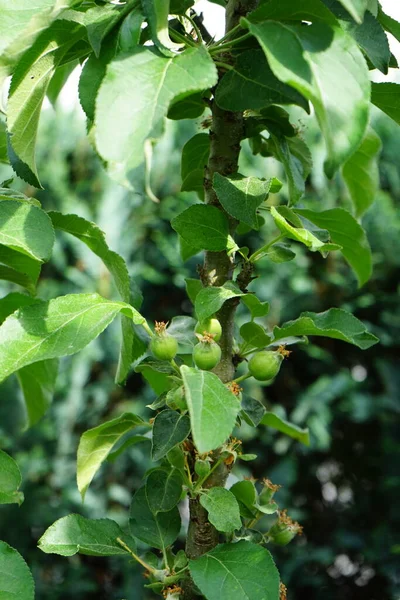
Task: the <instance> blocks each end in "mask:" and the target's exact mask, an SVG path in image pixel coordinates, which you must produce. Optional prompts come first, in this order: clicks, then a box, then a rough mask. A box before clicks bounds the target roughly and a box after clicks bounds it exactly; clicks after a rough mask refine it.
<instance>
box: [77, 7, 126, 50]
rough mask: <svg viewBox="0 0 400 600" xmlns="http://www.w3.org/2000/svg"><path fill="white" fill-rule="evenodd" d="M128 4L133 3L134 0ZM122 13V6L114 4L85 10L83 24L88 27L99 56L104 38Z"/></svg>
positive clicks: (92, 43)
mask: <svg viewBox="0 0 400 600" xmlns="http://www.w3.org/2000/svg"><path fill="white" fill-rule="evenodd" d="M127 4H128V5H129V4H131V5H132V0H131V1H130V2H128V3H127ZM124 8H126V6H125V7H124ZM121 13H122V11H121V7H119V6H115V5H112V4H106V5H104V6H94V7H93V8H89V10H87V11H86V12H85V16H84V19H83V24H84V25H85V27H86V30H87V35H88V40H89V42H90V45H91V46H92V48H93V50H94V53H95V56H97V58H98V57H99V55H100V50H101V46H102V42H103V40H104V38H105V37H106V35H107V34H108V33H109V32H110V31H111V30H112V28H113V27H114V26H115V25H116V24H117V23H118V21H119V20H120V19H121ZM122 14H123V13H122Z"/></svg>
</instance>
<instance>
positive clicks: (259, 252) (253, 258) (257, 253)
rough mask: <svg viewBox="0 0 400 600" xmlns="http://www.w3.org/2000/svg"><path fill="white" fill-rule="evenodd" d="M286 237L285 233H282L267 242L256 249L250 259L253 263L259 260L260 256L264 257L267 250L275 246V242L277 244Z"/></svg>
mask: <svg viewBox="0 0 400 600" xmlns="http://www.w3.org/2000/svg"><path fill="white" fill-rule="evenodd" d="M284 237H285V235H284V234H283V233H280V234H279V235H278V236H277V237H276V238H274V239H273V240H271V241H270V242H269V243H268V244H266V245H265V246H263V247H262V248H259V249H258V250H256V251H255V252H254V253H253V254H252V255H251V256H250V258H249V261H250V262H252V263H255V262H256V261H257V260H259V259H260V258H262V257H263V255H264V254H265V253H266V252H268V250H269V248H271V246H273V245H274V244H277V243H278V242H279V241H280V240H281V239H283V238H284Z"/></svg>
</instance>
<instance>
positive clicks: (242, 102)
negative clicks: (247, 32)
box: [215, 49, 309, 112]
mask: <svg viewBox="0 0 400 600" xmlns="http://www.w3.org/2000/svg"><path fill="white" fill-rule="evenodd" d="M215 99H216V102H217V104H218V106H220V107H221V108H223V109H224V110H230V111H239V110H249V109H252V110H260V109H261V108H265V107H266V106H270V105H271V104H297V105H299V106H301V107H302V108H304V110H305V111H307V112H308V111H309V107H308V102H307V100H306V99H305V98H304V96H302V95H301V94H299V92H297V91H296V90H294V89H293V88H292V87H291V86H289V85H286V84H285V83H282V82H281V81H279V79H277V78H276V77H275V75H274V74H273V73H272V71H271V69H270V67H269V65H268V62H267V60H266V58H265V54H264V53H263V52H262V50H256V49H254V50H246V51H245V52H242V53H241V54H239V55H238V57H237V58H236V62H235V65H234V68H233V69H231V70H229V71H228V72H227V73H225V75H224V76H223V77H222V79H221V81H220V82H219V84H218V87H217V89H216V92H215Z"/></svg>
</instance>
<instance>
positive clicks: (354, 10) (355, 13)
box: [339, 0, 369, 23]
mask: <svg viewBox="0 0 400 600" xmlns="http://www.w3.org/2000/svg"><path fill="white" fill-rule="evenodd" d="M339 2H340V3H341V4H342V5H343V6H344V7H345V9H346V10H347V12H348V13H349V14H350V15H351V16H352V17H353V19H354V20H355V21H357V23H362V22H363V20H364V15H365V11H366V10H367V8H368V3H369V0H339Z"/></svg>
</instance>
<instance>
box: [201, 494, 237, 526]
mask: <svg viewBox="0 0 400 600" xmlns="http://www.w3.org/2000/svg"><path fill="white" fill-rule="evenodd" d="M200 504H201V505H202V506H203V507H204V508H205V509H206V511H207V512H208V520H209V521H210V523H211V524H212V525H214V527H215V529H216V530H217V531H222V532H224V533H232V531H234V530H235V529H240V527H241V526H242V521H241V519H240V511H239V505H238V503H237V500H236V498H235V496H234V495H233V494H232V492H230V491H229V490H226V489H225V488H222V487H213V488H211V489H210V490H208V491H207V492H205V493H204V494H201V496H200Z"/></svg>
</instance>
